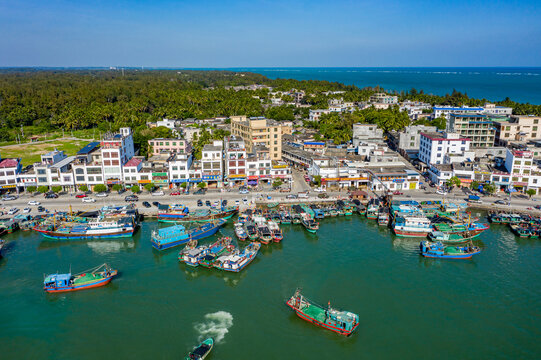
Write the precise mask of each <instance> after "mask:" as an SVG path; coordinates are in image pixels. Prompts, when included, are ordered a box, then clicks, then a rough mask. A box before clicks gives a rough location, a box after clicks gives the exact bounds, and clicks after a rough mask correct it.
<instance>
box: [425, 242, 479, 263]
mask: <svg viewBox="0 0 541 360" xmlns="http://www.w3.org/2000/svg"><path fill="white" fill-rule="evenodd" d="M419 249H420V252H421V255H422V256H424V257H430V258H442V259H471V257H472V256H473V255H477V254H479V253H480V252H481V248H479V247H478V246H473V245H472V244H470V245H468V246H445V245H443V244H442V243H440V242H438V243H431V242H429V241H421V243H420V244H419Z"/></svg>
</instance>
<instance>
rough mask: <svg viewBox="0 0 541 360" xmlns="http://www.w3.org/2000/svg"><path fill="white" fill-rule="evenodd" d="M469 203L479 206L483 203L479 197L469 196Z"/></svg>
mask: <svg viewBox="0 0 541 360" xmlns="http://www.w3.org/2000/svg"><path fill="white" fill-rule="evenodd" d="M468 201H469V202H472V203H477V204H481V203H482V202H483V201H482V200H481V198H480V197H479V196H477V195H469V196H468Z"/></svg>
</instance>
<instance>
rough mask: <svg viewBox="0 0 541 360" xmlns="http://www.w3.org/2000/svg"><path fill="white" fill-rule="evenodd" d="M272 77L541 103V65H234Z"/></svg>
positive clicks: (241, 69) (236, 69)
mask: <svg viewBox="0 0 541 360" xmlns="http://www.w3.org/2000/svg"><path fill="white" fill-rule="evenodd" d="M231 70H235V71H251V72H255V73H259V74H262V75H265V76H267V77H269V78H271V79H276V78H284V79H297V80H327V81H336V82H341V83H344V84H348V85H351V84H353V85H357V86H359V87H365V86H378V85H379V86H381V87H383V88H384V89H386V90H398V91H402V90H410V89H411V88H416V89H417V90H421V89H422V90H424V92H425V93H430V94H436V95H445V94H447V93H449V94H450V93H452V91H453V89H456V90H458V91H461V92H463V93H467V94H468V95H469V96H471V97H475V98H480V99H483V98H485V99H488V100H490V101H499V100H503V99H505V98H506V97H509V98H510V99H511V100H514V101H518V102H529V103H531V104H541V68H539V67H536V68H523V67H517V68H509V67H503V68H497V67H491V68H455V67H452V68H426V67H419V68H396V67H392V68H378V67H376V68H250V67H247V68H233V69H231Z"/></svg>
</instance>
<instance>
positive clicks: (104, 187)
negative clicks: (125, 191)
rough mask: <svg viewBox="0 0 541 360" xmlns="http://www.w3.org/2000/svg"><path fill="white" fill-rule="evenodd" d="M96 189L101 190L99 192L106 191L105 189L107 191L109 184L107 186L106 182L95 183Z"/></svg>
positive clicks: (96, 190)
mask: <svg viewBox="0 0 541 360" xmlns="http://www.w3.org/2000/svg"><path fill="white" fill-rule="evenodd" d="M117 185H118V184H117ZM94 191H95V192H99V193H100V192H105V191H107V186H105V185H104V184H96V185H94Z"/></svg>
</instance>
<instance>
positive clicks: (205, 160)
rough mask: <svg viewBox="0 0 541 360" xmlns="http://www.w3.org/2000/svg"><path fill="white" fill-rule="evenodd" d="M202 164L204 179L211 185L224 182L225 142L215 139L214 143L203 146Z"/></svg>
mask: <svg viewBox="0 0 541 360" xmlns="http://www.w3.org/2000/svg"><path fill="white" fill-rule="evenodd" d="M201 166H202V169H203V171H202V174H203V181H205V182H207V183H208V184H209V186H211V185H214V186H218V185H220V184H221V183H222V180H223V178H222V174H223V142H222V141H221V140H215V141H214V142H213V143H212V144H207V145H205V146H203V150H202V152H201Z"/></svg>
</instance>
